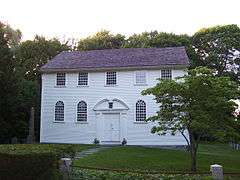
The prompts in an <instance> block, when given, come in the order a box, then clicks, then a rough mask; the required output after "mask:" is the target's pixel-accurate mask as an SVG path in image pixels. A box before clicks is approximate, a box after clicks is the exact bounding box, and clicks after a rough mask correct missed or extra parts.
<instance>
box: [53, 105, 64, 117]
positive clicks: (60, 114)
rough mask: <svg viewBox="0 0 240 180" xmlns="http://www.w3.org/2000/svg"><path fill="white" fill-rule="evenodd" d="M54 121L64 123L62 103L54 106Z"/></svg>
mask: <svg viewBox="0 0 240 180" xmlns="http://www.w3.org/2000/svg"><path fill="white" fill-rule="evenodd" d="M55 121H64V103H63V102H62V101H58V102H57V103H56V104H55Z"/></svg>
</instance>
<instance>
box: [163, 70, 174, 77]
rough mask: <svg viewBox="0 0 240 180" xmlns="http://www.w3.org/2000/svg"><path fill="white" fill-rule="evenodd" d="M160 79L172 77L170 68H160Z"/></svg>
mask: <svg viewBox="0 0 240 180" xmlns="http://www.w3.org/2000/svg"><path fill="white" fill-rule="evenodd" d="M161 79H172V70H171V69H163V70H161Z"/></svg>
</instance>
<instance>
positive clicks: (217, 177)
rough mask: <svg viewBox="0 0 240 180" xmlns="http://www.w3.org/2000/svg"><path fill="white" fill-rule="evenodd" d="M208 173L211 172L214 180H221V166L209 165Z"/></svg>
mask: <svg viewBox="0 0 240 180" xmlns="http://www.w3.org/2000/svg"><path fill="white" fill-rule="evenodd" d="M210 171H211V172H212V178H213V179H214V180H223V168H222V166H221V165H218V164H213V165H211V166H210Z"/></svg>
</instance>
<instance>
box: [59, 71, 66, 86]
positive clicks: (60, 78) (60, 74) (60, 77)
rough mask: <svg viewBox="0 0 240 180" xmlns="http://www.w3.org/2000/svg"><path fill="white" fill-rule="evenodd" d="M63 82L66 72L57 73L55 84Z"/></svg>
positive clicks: (63, 84)
mask: <svg viewBox="0 0 240 180" xmlns="http://www.w3.org/2000/svg"><path fill="white" fill-rule="evenodd" d="M65 82H66V74H65V73H57V86H65Z"/></svg>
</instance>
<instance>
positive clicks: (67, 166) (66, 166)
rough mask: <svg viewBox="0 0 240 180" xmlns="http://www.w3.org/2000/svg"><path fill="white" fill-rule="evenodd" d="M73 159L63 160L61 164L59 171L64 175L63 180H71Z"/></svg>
mask: <svg viewBox="0 0 240 180" xmlns="http://www.w3.org/2000/svg"><path fill="white" fill-rule="evenodd" d="M71 163H72V160H71V158H61V164H60V166H59V170H60V171H61V173H62V175H63V180H67V179H69V174H70V171H71Z"/></svg>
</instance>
